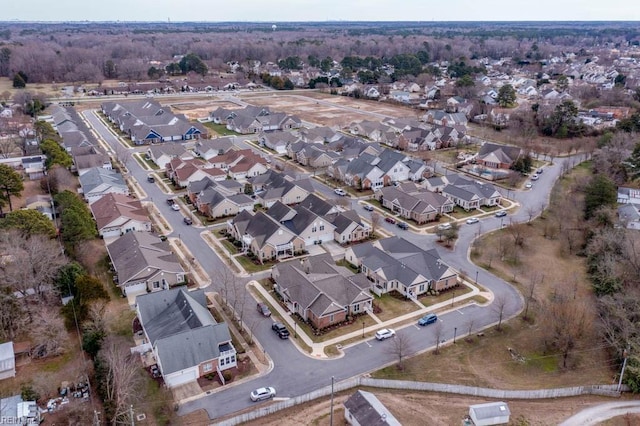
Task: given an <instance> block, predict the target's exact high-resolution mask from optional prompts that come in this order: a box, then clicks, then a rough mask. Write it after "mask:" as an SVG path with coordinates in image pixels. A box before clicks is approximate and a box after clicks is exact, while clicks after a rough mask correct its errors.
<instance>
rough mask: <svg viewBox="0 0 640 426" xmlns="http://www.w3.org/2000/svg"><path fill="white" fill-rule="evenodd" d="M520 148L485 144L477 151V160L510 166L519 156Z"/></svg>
mask: <svg viewBox="0 0 640 426" xmlns="http://www.w3.org/2000/svg"><path fill="white" fill-rule="evenodd" d="M520 152H521V150H520V148H518V147H517V146H508V145H499V144H495V143H491V142H485V143H484V145H482V147H481V148H480V151H478V158H479V159H482V160H485V161H492V162H500V163H506V164H510V163H512V162H514V161H516V160H517V159H518V157H519V156H520Z"/></svg>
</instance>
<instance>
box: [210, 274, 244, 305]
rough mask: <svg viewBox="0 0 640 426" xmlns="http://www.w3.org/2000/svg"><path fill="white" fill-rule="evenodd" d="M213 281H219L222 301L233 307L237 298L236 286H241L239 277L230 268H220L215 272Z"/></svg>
mask: <svg viewBox="0 0 640 426" xmlns="http://www.w3.org/2000/svg"><path fill="white" fill-rule="evenodd" d="M213 282H217V283H218V286H219V289H218V291H219V292H220V295H221V296H222V301H223V303H224V304H225V305H228V306H231V307H233V306H234V305H235V300H230V299H231V298H234V299H235V297H234V296H235V295H236V294H237V291H236V289H235V288H236V287H237V286H239V285H240V284H239V282H238V277H236V276H235V274H234V273H233V272H232V271H231V269H229V268H218V269H216V271H215V272H214V276H213Z"/></svg>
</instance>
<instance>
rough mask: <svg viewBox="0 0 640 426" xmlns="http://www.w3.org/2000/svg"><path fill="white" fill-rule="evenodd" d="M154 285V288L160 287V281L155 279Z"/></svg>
mask: <svg viewBox="0 0 640 426" xmlns="http://www.w3.org/2000/svg"><path fill="white" fill-rule="evenodd" d="M152 286H153V288H154V289H158V288H160V281H154V282H153V284H152Z"/></svg>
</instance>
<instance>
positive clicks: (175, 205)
mask: <svg viewBox="0 0 640 426" xmlns="http://www.w3.org/2000/svg"><path fill="white" fill-rule="evenodd" d="M171 208H172V209H173V210H174V211H180V206H179V205H178V203H176V202H174V203H173V204H171Z"/></svg>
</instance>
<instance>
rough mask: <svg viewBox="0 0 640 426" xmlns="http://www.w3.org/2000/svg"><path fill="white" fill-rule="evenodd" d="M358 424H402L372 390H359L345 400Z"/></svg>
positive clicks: (345, 404) (378, 425)
mask: <svg viewBox="0 0 640 426" xmlns="http://www.w3.org/2000/svg"><path fill="white" fill-rule="evenodd" d="M344 406H345V408H346V409H347V410H349V413H351V415H352V416H353V417H354V418H355V419H356V420H357V422H358V424H361V425H367V426H401V423H400V422H399V421H398V419H396V418H395V417H394V416H393V414H391V412H390V411H389V410H387V408H386V407H385V406H384V405H383V404H382V403H381V402H380V400H378V398H376V396H375V395H374V394H372V393H370V392H366V391H363V390H359V391H357V392H356V393H354V394H353V395H351V396H350V397H349V399H347V400H346V401H345V402H344Z"/></svg>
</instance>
